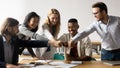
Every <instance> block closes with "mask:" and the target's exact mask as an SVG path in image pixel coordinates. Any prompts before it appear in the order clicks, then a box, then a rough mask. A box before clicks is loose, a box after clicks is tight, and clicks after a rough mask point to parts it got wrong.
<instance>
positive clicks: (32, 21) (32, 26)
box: [28, 17, 39, 29]
mask: <svg viewBox="0 0 120 68" xmlns="http://www.w3.org/2000/svg"><path fill="white" fill-rule="evenodd" d="M38 24H39V18H38V17H32V18H31V19H30V21H29V24H28V26H29V28H30V29H35V28H36V27H37V26H38Z"/></svg>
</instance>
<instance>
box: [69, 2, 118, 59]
mask: <svg viewBox="0 0 120 68" xmlns="http://www.w3.org/2000/svg"><path fill="white" fill-rule="evenodd" d="M92 11H93V15H94V17H95V18H96V21H94V22H93V23H92V24H91V25H90V26H89V27H87V28H86V29H85V30H83V31H82V32H80V33H78V34H77V35H76V36H75V37H73V38H72V39H71V40H70V41H69V47H71V44H73V41H77V40H78V39H82V38H84V37H86V36H88V35H89V34H91V33H93V32H94V31H96V32H97V33H98V34H99V36H100V37H101V39H102V41H101V47H102V50H101V60H120V57H119V56H120V39H119V38H120V17H117V16H111V15H108V10H107V6H106V4H105V3H103V2H97V3H95V4H93V5H92Z"/></svg>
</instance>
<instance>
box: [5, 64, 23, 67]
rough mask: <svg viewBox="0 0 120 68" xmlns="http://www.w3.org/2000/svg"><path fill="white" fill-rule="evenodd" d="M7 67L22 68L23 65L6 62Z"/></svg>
mask: <svg viewBox="0 0 120 68" xmlns="http://www.w3.org/2000/svg"><path fill="white" fill-rule="evenodd" d="M6 68H22V67H20V66H17V65H13V64H6Z"/></svg>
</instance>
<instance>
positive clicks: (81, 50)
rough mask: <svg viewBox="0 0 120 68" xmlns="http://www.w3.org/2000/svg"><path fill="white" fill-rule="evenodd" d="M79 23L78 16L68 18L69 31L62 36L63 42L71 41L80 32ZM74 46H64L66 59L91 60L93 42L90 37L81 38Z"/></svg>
mask: <svg viewBox="0 0 120 68" xmlns="http://www.w3.org/2000/svg"><path fill="white" fill-rule="evenodd" d="M78 29H79V25H78V21H77V19H76V18H71V19H69V20H68V32H69V33H64V34H63V35H61V36H60V38H59V40H61V41H62V42H67V41H69V40H70V39H71V38H72V37H74V36H75V35H76V34H77V33H78ZM76 43H77V44H74V47H73V48H69V47H64V48H65V49H64V50H65V51H64V52H65V58H66V60H81V61H90V60H91V57H92V44H91V40H90V39H89V37H86V38H84V39H81V40H79V41H78V42H76Z"/></svg>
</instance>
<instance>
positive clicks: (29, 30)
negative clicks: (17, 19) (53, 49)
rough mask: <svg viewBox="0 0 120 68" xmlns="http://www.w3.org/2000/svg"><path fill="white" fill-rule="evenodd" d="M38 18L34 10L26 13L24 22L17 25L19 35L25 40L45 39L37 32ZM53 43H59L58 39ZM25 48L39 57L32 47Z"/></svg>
mask: <svg viewBox="0 0 120 68" xmlns="http://www.w3.org/2000/svg"><path fill="white" fill-rule="evenodd" d="M39 20H40V16H39V15H38V14H37V13H36V12H30V13H28V14H27V15H26V17H25V20H24V23H23V24H22V25H21V26H20V27H19V30H20V31H19V37H20V38H22V39H26V40H30V39H37V40H46V39H47V38H45V37H44V36H43V35H40V34H38V33H37V30H38V25H39ZM21 34H22V35H21ZM51 40H52V39H51ZM53 41H54V40H53ZM55 43H56V44H59V43H60V41H55ZM27 49H28V50H29V52H30V53H31V54H32V56H33V57H35V58H36V57H37V58H39V57H38V56H36V55H35V54H34V52H33V50H32V48H27ZM23 50H24V48H21V51H20V52H22V51H23ZM35 50H36V49H35ZM40 58H41V56H40Z"/></svg>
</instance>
